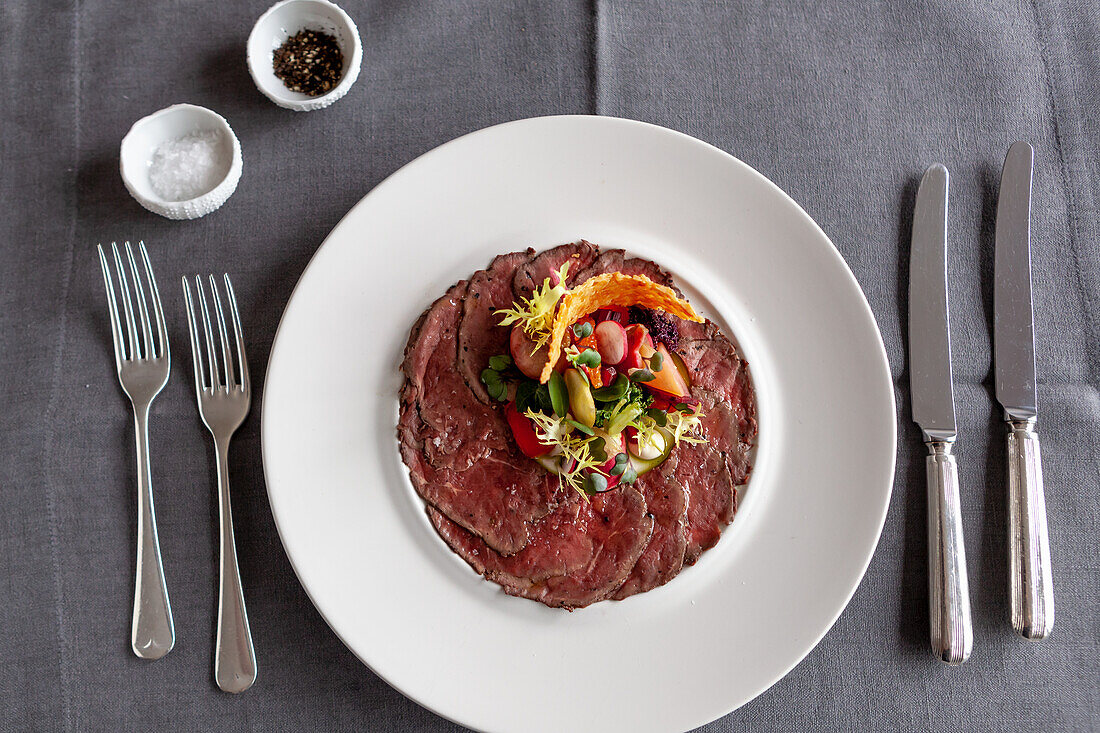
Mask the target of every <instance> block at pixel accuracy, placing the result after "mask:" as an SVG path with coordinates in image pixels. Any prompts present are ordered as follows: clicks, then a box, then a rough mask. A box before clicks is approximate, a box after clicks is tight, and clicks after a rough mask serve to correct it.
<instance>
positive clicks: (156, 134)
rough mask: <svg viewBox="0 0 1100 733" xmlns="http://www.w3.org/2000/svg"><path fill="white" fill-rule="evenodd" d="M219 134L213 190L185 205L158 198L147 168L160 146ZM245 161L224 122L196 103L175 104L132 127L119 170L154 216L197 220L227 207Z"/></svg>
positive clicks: (181, 202) (124, 181)
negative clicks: (218, 168) (198, 135)
mask: <svg viewBox="0 0 1100 733" xmlns="http://www.w3.org/2000/svg"><path fill="white" fill-rule="evenodd" d="M206 131H213V132H215V133H217V135H218V148H219V150H220V155H219V165H220V166H221V168H222V169H223V173H222V175H221V179H220V181H219V182H218V183H217V184H216V185H215V186H214V187H213V188H211V189H210V190H209V191H206V192H205V193H203V194H202V195H200V196H196V197H194V198H191V199H188V200H186V201H169V200H166V199H164V198H161V197H160V196H159V195H157V192H156V191H155V190H153V186H152V184H151V183H150V181H149V168H150V166H151V165H152V163H153V155H154V153H155V152H156V150H157V147H158V146H159V145H160V144H161V143H163V142H166V141H168V140H173V139H177V138H181V137H183V136H185V135H188V134H190V133H194V132H206ZM243 167H244V160H243V158H242V157H241V143H240V141H239V140H238V139H237V136H236V135H235V134H234V133H233V128H231V127H230V126H229V123H228V122H226V120H225V118H224V117H222V116H221V115H219V114H218V113H217V112H214V111H212V110H209V109H207V108H206V107H199V106H198V105H194V104H174V105H172V106H171V107H165V108H164V109H162V110H160V111H159V112H154V113H153V114H151V115H149V116H148V117H143V118H141V119H140V120H138V121H137V122H135V123H134V125H133V127H131V128H130V131H129V132H128V133H126V137H124V138H122V145H121V146H120V148H119V172H120V173H121V174H122V182H123V183H124V184H126V190H127V191H129V192H130V195H131V196H133V197H134V199H136V200H137V202H138V203H139V204H141V205H142V206H144V207H145V208H146V209H148V210H149V211H152V212H153V213H154V214H160V215H161V216H163V217H166V218H168V219H197V218H198V217H200V216H206V215H207V214H209V213H210V212H211V211H214V210H215V209H217V208H218V207H219V206H221V205H222V204H224V203H225V202H226V201H227V200H228V199H229V197H230V196H232V195H233V192H234V191H236V190H237V183H238V182H239V181H240V180H241V171H242V169H243Z"/></svg>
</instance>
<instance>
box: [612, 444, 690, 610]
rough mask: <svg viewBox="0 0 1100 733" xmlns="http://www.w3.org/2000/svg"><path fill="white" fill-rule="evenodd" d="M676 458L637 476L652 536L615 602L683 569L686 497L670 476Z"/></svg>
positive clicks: (661, 583) (643, 590) (686, 532)
mask: <svg viewBox="0 0 1100 733" xmlns="http://www.w3.org/2000/svg"><path fill="white" fill-rule="evenodd" d="M677 459H678V456H677V454H676V452H673V454H672V455H671V456H669V458H668V459H667V460H666V461H665V462H664V463H662V464H661V465H660V466H658V467H657V468H655V469H653V470H652V471H650V472H649V473H647V474H645V475H643V476H640V477H639V478H638V481H637V482H636V483H635V484H634V488H636V489H637V490H638V491H639V492H640V493H641V494H642V497H644V498H645V503H646V507H647V508H648V510H649V514H650V516H652V517H653V534H652V535H651V536H650V538H649V544H647V545H646V548H645V550H643V551H642V554H641V556H640V557H639V558H638V562H637V563H635V565H634V569H633V570H631V571H630V575H629V576H627V579H626V582H624V583H623V584H622V585H621V586H620V587H619V589H618V590H617V591H615V595H614V596H612V597H613V598H615V599H617V600H622V599H623V598H626V597H627V596H632V595H634V594H636V593H645V592H646V591H647V590H650V589H652V588H656V587H657V586H659V585H664V584H665V583H667V582H668V581H670V580H672V579H673V578H674V577H676V574H677V573H679V572H680V569H681V568H682V567H683V566H684V551H685V550H686V549H687V541H688V525H687V507H688V497H687V492H686V491H685V490H684V487H683V486H682V485H681V484H680V482H679V481H677V480H676V477H675V475H674V474H675V470H676V464H677Z"/></svg>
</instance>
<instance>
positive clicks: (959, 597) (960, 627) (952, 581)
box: [925, 440, 974, 665]
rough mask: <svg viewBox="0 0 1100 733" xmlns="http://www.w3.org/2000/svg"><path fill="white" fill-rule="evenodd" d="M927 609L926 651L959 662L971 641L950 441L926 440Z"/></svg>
mask: <svg viewBox="0 0 1100 733" xmlns="http://www.w3.org/2000/svg"><path fill="white" fill-rule="evenodd" d="M927 445H928V451H929V455H928V457H927V458H926V459H925V467H926V469H927V471H928V613H929V621H930V626H931V632H932V653H933V654H934V655H935V656H936V658H937V659H939V660H940V661H942V662H946V663H947V664H952V665H955V664H962V663H963V662H965V661H966V660H967V659H968V658H969V657H970V650H971V649H972V648H973V646H974V627H973V626H972V624H971V621H970V584H969V582H968V581H967V576H966V550H965V548H964V547H963V531H962V511H961V509H960V507H959V471H958V466H957V464H956V463H955V456H954V454H952V452H951V451H952V448H953V447H954V445H953V444H952V443H950V442H946V441H940V440H933V441H929V442H928V444H927Z"/></svg>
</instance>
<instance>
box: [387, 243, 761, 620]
mask: <svg viewBox="0 0 1100 733" xmlns="http://www.w3.org/2000/svg"><path fill="white" fill-rule="evenodd" d="M566 261H571V262H572V264H571V266H570V273H571V276H570V277H569V284H570V285H571V286H576V285H577V284H579V283H581V282H584V281H585V280H587V279H589V278H591V277H594V276H595V275H598V274H602V273H604V272H614V271H620V272H624V273H627V274H643V275H646V276H647V277H649V278H650V279H652V280H654V281H655V282H658V283H661V284H665V285H669V286H670V287H673V288H675V285H674V284H673V281H672V277H671V275H669V274H668V273H667V272H665V271H664V270H663V269H662V268H660V267H659V266H657V265H656V264H654V263H652V262H649V261H647V260H641V259H637V258H629V257H626V256H625V254H624V252H623V251H622V250H606V251H602V252H601V251H600V250H599V248H598V247H595V246H593V245H591V244H589V243H588V242H584V241H581V242H579V243H575V244H570V245H562V246H560V247H555V248H553V249H551V250H547V251H545V252H542V253H534V252H533V250H527V251H526V252H515V253H511V254H507V255H501V256H499V257H497V258H496V259H494V260H493V262H492V263H491V264H490V266H489V268H488V269H486V270H482V271H479V272H477V273H475V274H474V275H473V276H472V277H471V279H470V280H469V281H468V282H467V281H462V282H459V283H457V284H456V285H455V286H453V287H452V288H451V289H450V290H448V292H447V293H446V294H445V295H444V296H443V297H442V298H440V299H439V300H438V301H436V302H435V303H434V304H432V306H431V307H430V308H429V309H428V310H427V311H425V312H424V314H422V315H421V317H420V318H419V320H418V321H417V323H416V324H415V325H414V326H413V329H412V333H411V334H410V337H409V343H408V346H407V347H406V353H405V361H404V363H403V365H402V368H403V370H404V372H405V383H404V384H403V386H402V388H401V393H400V415H399V422H398V437H399V442H400V449H401V454H402V458H403V459H404V461H405V463H406V464H407V465H408V467H409V472H410V476H411V478H412V483H413V485H414V487H415V488H416V490H417V491H418V492H419V493H420V495H421V496H422V497H423V498H424V499H425V501H426V502H427V504H428V507H427V509H428V514H429V516H430V518H431V521H432V523H433V525H434V526H435V527H436V529H437V531H438V532H439V534H440V535H441V536H442V537H443V539H444V540H445V541H446V542H447V543H448V544H449V545H450V546H451V547H452V548H453V549H454V550H455V551H456V552H457V553H458V554H459V555H460V556H462V557H463V558H464V559H465V560H466V561H467V562H468V563H469V564H470V565H471V566H472V567H473V568H474V569H475V570H476V571H477V572H478V573H480V574H482V575H483V576H485V577H486V578H487V579H489V580H492V581H494V582H496V583H498V584H500V585H501V586H502V587H503V588H504V589H505V591H506V592H508V593H510V594H512V595H517V596H522V597H526V598H531V599H533V600H537V601H539V602H541V603H545V604H546V605H549V606H554V607H564V608H568V609H573V608H580V607H583V606H586V605H588V604H590V603H594V602H596V601H599V600H603V599H605V598H618V599H621V598H626V597H627V596H630V595H633V594H636V593H641V592H644V591H646V590H649V589H651V588H654V587H657V586H659V585H661V584H663V583H666V582H668V581H669V580H670V579H671V578H672V577H674V576H675V575H676V574H677V573H678V572H679V571H680V569H681V568H682V567H683V565H685V564H687V565H691V564H693V563H695V562H696V561H697V559H698V558H699V556H700V555H701V554H702V552H703V551H705V550H706V549H708V548H710V547H712V546H713V545H714V544H715V543H716V542H717V541H718V539H719V537H720V535H721V531H722V529H723V527H725V526H726V525H728V524H729V522H730V521H731V520H732V519H733V515H734V512H735V511H736V491H735V487H736V486H737V485H739V484H741V483H744V481H745V480H747V478H748V474H749V471H750V470H751V461H750V456H751V448H752V444H753V442H754V440H755V436H756V417H755V416H756V404H755V396H754V393H753V390H752V383H751V377H750V375H749V372H748V369H747V366H746V365H745V364H744V362H743V361H742V359H741V358H740V355H739V352H738V350H737V349H736V347H735V346H734V345H733V344H732V343H731V342H730V341H729V339H727V338H726V337H725V336H724V335H723V334H722V333H721V332H720V331H719V329H718V328H717V326H716V325H715V324H713V323H711V322H710V321H707V322H705V323H702V324H696V323H688V322H679V323H678V326H679V336H680V339H681V341H680V345H679V347H678V348H677V349H676V351H677V352H678V353H680V354H681V355H682V357H683V359H684V362H685V364H686V365H687V366H688V367H689V369H690V370H691V372H692V380H693V384H692V394H693V396H694V397H696V398H697V399H698V400H699V403H700V405H701V407H702V409H703V412H704V417H703V419H702V422H701V432H702V435H703V437H705V438H706V440H707V442H706V443H703V444H689V443H686V442H685V443H682V444H681V445H680V446H678V447H677V448H676V449H675V450H674V452H673V454H672V456H671V457H670V459H669V460H667V461H666V462H665V463H664V464H662V465H661V466H659V467H658V468H657V469H655V470H653V471H652V472H650V473H649V474H646V475H644V476H642V477H640V478H639V480H638V482H637V483H636V484H634V485H633V486H620V487H618V488H616V489H614V490H612V491H609V492H606V493H604V494H600V495H597V496H595V497H592V499H591V501H590V502H586V501H584V500H582V499H580V498H579V497H578V496H577V495H576V494H575V492H573V491H572V490H570V489H564V490H563V489H562V487H561V485H560V482H559V480H558V478H557V476H555V475H552V474H550V473H547V472H545V471H544V470H543V469H542V468H541V467H539V465H538V464H537V463H536V462H534V461H532V460H530V459H529V458H527V457H526V456H524V455H523V454H522V453H521V452H520V451H519V449H518V447H517V446H516V444H515V442H514V440H513V439H512V436H511V432H510V429H509V428H508V425H507V422H506V420H505V419H504V416H503V411H502V410H500V409H499V405H498V404H497V403H496V402H495V401H493V400H491V399H490V398H489V396H488V394H487V393H486V391H485V388H484V385H482V383H481V380H480V374H481V371H482V370H483V369H484V368H485V367H486V366H487V365H488V360H489V358H490V357H491V356H494V355H496V354H500V353H507V350H508V336H509V331H508V329H507V328H505V327H501V326H498V325H497V322H498V321H499V318H498V317H497V316H495V314H494V311H496V310H498V309H501V308H507V307H509V305H510V304H511V302H512V301H513V300H514V299H515V298H516V297H517V296H521V297H529V296H530V294H531V292H532V290H533V288H534V287H535V286H536V285H538V284H540V283H541V282H542V281H543V279H545V278H546V277H547V276H548V275H549V273H550V272H551V271H552V270H556V269H558V268H560V267H561V265H562V263H564V262H566Z"/></svg>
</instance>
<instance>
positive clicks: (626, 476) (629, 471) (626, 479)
mask: <svg viewBox="0 0 1100 733" xmlns="http://www.w3.org/2000/svg"><path fill="white" fill-rule="evenodd" d="M637 480H638V472H637V471H635V470H634V466H631V465H629V464H627V467H626V470H625V471H623V476H622V478H621V479H619V482H620V483H624V484H632V483H634V482H635V481H637Z"/></svg>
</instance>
